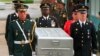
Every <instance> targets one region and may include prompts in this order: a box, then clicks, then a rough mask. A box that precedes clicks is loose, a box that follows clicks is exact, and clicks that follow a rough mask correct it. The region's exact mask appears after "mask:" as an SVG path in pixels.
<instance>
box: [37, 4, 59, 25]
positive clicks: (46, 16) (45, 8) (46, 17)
mask: <svg viewBox="0 0 100 56" xmlns="http://www.w3.org/2000/svg"><path fill="white" fill-rule="evenodd" d="M40 8H41V12H42V16H41V17H40V18H38V19H36V22H37V27H58V26H59V24H58V22H57V19H56V18H55V17H53V16H50V4H48V3H44V4H41V5H40Z"/></svg>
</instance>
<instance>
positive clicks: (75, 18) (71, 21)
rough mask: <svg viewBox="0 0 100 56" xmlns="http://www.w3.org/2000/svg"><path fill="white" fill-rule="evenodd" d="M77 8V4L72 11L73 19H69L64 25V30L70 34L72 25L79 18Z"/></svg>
mask: <svg viewBox="0 0 100 56" xmlns="http://www.w3.org/2000/svg"><path fill="white" fill-rule="evenodd" d="M77 11H78V10H77V8H76V6H75V7H74V9H73V11H72V19H71V20H67V21H66V22H65V25H64V31H65V32H66V33H67V34H69V35H70V27H71V24H72V23H74V22H76V21H77V20H78V17H77Z"/></svg>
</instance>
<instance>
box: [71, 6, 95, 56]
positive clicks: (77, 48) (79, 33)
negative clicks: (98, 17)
mask: <svg viewBox="0 0 100 56" xmlns="http://www.w3.org/2000/svg"><path fill="white" fill-rule="evenodd" d="M87 10H88V7H87V6H82V5H79V6H78V12H77V14H78V17H80V18H79V20H78V21H77V22H75V23H73V24H72V25H71V30H70V31H71V36H72V38H73V40H74V42H73V43H74V56H91V52H93V55H96V51H97V40H96V31H95V27H94V25H93V23H92V22H90V21H87Z"/></svg>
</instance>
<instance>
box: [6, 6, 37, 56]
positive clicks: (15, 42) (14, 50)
mask: <svg viewBox="0 0 100 56" xmlns="http://www.w3.org/2000/svg"><path fill="white" fill-rule="evenodd" d="M26 10H27V9H26V7H25V6H24V5H21V6H20V7H19V9H18V19H16V20H13V21H12V22H10V23H9V26H8V30H9V32H8V39H7V40H8V46H9V53H10V55H14V56H32V50H33V49H34V48H35V47H34V48H32V46H33V45H35V43H34V41H35V39H36V38H34V31H35V22H33V21H32V20H29V19H27V12H26Z"/></svg>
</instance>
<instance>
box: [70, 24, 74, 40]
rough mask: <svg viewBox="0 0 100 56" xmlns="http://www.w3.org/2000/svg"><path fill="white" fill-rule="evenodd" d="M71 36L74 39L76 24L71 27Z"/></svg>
mask: <svg viewBox="0 0 100 56" xmlns="http://www.w3.org/2000/svg"><path fill="white" fill-rule="evenodd" d="M70 36H71V37H72V38H73V37H74V24H71V27H70Z"/></svg>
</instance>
